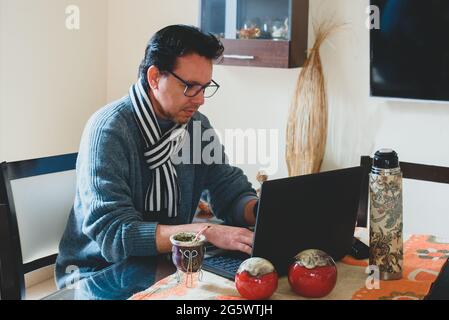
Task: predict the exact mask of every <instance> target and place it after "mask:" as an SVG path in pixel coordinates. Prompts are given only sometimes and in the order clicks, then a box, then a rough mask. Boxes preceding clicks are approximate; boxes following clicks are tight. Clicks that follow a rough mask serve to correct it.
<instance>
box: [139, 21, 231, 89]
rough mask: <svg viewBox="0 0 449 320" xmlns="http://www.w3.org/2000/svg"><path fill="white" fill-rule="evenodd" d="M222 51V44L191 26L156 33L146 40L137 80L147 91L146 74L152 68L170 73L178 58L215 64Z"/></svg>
mask: <svg viewBox="0 0 449 320" xmlns="http://www.w3.org/2000/svg"><path fill="white" fill-rule="evenodd" d="M223 51H224V48H223V44H222V43H221V41H220V40H218V39H217V38H216V37H215V36H214V35H213V34H211V33H208V34H206V33H203V32H201V30H200V29H198V28H196V27H194V26H187V25H172V26H168V27H165V28H163V29H161V30H159V31H158V32H156V34H155V35H154V36H153V37H152V38H151V39H150V41H149V43H148V45H147V48H146V50H145V57H144V59H143V60H142V63H141V64H140V67H139V76H140V77H141V78H142V80H143V83H144V86H145V87H146V88H145V89H146V90H148V88H149V85H148V80H147V71H148V68H149V67H151V66H152V65H154V66H156V67H157V68H158V69H159V70H160V71H161V72H165V71H173V69H174V67H175V64H176V59H177V58H178V57H182V56H185V55H188V54H191V53H196V54H198V55H200V56H202V57H205V58H208V59H211V60H217V59H218V58H220V57H221V55H222V54H223Z"/></svg>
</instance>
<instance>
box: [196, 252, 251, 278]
mask: <svg viewBox="0 0 449 320" xmlns="http://www.w3.org/2000/svg"><path fill="white" fill-rule="evenodd" d="M243 261H244V259H239V258H235V257H230V256H212V257H208V258H205V259H204V261H203V269H204V270H206V271H209V272H212V273H216V274H218V275H220V276H222V277H225V278H227V279H230V280H233V281H234V278H235V274H236V273H237V270H238V268H239V266H240V264H241V263H242V262H243Z"/></svg>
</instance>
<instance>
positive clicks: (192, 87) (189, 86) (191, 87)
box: [167, 71, 220, 98]
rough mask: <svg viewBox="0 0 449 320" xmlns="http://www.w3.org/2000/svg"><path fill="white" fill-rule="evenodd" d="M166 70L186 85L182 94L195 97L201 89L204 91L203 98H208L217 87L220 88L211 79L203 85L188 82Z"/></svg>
mask: <svg viewBox="0 0 449 320" xmlns="http://www.w3.org/2000/svg"><path fill="white" fill-rule="evenodd" d="M167 72H168V73H170V74H171V75H172V76H173V77H175V78H176V79H178V80H179V81H181V82H182V83H183V84H184V85H185V86H186V87H185V89H184V95H185V96H186V97H189V98H193V97H195V96H196V95H198V94H199V93H200V92H201V91H203V93H204V98H210V97H212V96H213V95H214V94H215V93H216V92H217V90H218V88H220V85H219V84H218V83H216V82H215V81H214V80H211V82H209V83H206V84H205V85H200V84H193V83H188V82H187V81H185V80H184V79H182V78H181V77H180V76H178V75H177V74H176V73H174V72H172V71H167Z"/></svg>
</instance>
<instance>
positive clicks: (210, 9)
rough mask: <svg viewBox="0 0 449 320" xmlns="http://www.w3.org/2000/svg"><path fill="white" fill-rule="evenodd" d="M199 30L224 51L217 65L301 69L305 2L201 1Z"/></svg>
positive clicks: (304, 51) (304, 47) (306, 21)
mask: <svg viewBox="0 0 449 320" xmlns="http://www.w3.org/2000/svg"><path fill="white" fill-rule="evenodd" d="M200 3H201V6H200V10H201V15H200V26H201V29H202V30H203V31H205V32H210V33H213V34H215V35H216V36H217V37H219V38H220V39H221V41H222V42H223V45H224V47H225V52H224V58H223V60H222V61H221V64H225V65H236V66H255V67H273V68H297V67H301V66H302V65H303V63H304V60H305V59H306V57H307V37H308V24H309V0H201V2H200Z"/></svg>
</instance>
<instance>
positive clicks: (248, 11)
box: [201, 0, 291, 40]
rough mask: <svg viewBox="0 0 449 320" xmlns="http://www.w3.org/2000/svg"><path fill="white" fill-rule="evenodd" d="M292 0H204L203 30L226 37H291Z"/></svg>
mask: <svg viewBox="0 0 449 320" xmlns="http://www.w3.org/2000/svg"><path fill="white" fill-rule="evenodd" d="M290 1H291V0H202V10H201V11H202V12H201V29H202V30H203V31H206V32H211V33H213V34H215V35H216V36H218V37H220V38H225V39H269V40H290V21H289V20H290V8H291V6H290Z"/></svg>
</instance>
